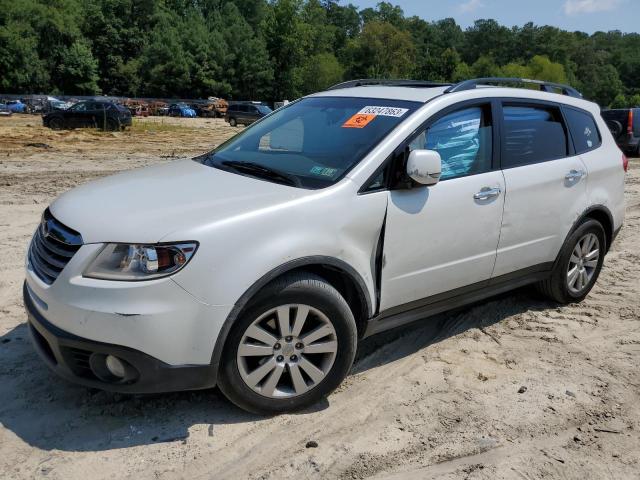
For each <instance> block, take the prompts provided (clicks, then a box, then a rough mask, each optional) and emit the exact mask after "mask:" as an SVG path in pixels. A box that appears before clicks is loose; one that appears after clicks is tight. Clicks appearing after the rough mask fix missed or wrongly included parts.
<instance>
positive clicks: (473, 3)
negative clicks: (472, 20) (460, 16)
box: [458, 0, 484, 13]
mask: <svg viewBox="0 0 640 480" xmlns="http://www.w3.org/2000/svg"><path fill="white" fill-rule="evenodd" d="M482 7H484V3H482V0H468V1H467V2H464V3H461V4H460V5H459V6H458V11H459V12H460V13H472V12H475V11H476V10H478V9H479V8H482Z"/></svg>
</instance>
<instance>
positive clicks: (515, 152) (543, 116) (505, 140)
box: [502, 105, 569, 168]
mask: <svg viewBox="0 0 640 480" xmlns="http://www.w3.org/2000/svg"><path fill="white" fill-rule="evenodd" d="M502 111H503V115H504V132H503V135H502V168H511V167H519V166H522V165H531V164H534V163H540V162H546V161H548V160H555V159H558V158H563V157H566V156H567V155H568V152H569V149H568V141H567V133H566V130H565V126H564V123H563V121H562V115H561V113H560V109H559V108H558V107H552V106H546V105H544V106H542V105H540V106H537V105H536V106H518V105H505V106H503V109H502Z"/></svg>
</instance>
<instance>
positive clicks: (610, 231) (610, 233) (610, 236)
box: [565, 204, 615, 253]
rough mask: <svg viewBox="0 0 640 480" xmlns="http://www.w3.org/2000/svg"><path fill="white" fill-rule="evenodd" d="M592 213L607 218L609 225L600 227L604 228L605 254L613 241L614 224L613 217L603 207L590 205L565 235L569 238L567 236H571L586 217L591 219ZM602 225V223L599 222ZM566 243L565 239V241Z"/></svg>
mask: <svg viewBox="0 0 640 480" xmlns="http://www.w3.org/2000/svg"><path fill="white" fill-rule="evenodd" d="M594 212H598V213H599V214H605V215H606V216H607V219H608V221H609V225H602V227H603V228H604V232H605V235H606V237H607V245H606V248H605V253H606V252H608V251H609V248H610V247H611V243H612V242H613V239H614V236H615V235H614V231H613V230H614V225H615V224H614V222H613V215H612V214H611V211H610V210H609V209H608V208H607V207H606V206H604V205H600V204H597V205H591V206H590V207H589V208H587V209H586V210H585V211H584V212H582V214H581V215H580V216H579V217H578V219H577V220H576V221H575V222H574V223H573V225H572V226H571V230H569V233H568V234H567V237H569V235H571V233H572V232H573V231H574V230H575V229H576V228H578V225H580V223H582V221H583V220H584V219H585V218H586V217H591V216H592V215H591V214H593V213H594ZM601 223H602V222H601ZM565 241H566V239H565Z"/></svg>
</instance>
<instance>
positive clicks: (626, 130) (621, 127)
mask: <svg viewBox="0 0 640 480" xmlns="http://www.w3.org/2000/svg"><path fill="white" fill-rule="evenodd" d="M601 115H602V118H604V120H605V122H607V127H609V130H610V131H611V134H612V135H613V138H615V140H616V143H617V144H618V146H619V147H620V150H622V151H623V152H625V153H626V154H627V155H633V156H634V157H640V108H617V109H614V110H605V111H603V112H602V114H601Z"/></svg>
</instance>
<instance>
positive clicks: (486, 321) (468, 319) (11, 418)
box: [0, 290, 554, 451]
mask: <svg viewBox="0 0 640 480" xmlns="http://www.w3.org/2000/svg"><path fill="white" fill-rule="evenodd" d="M553 307H554V304H551V303H549V302H544V301H541V300H539V299H538V298H536V297H535V296H534V295H531V294H530V293H529V292H528V291H522V290H519V291H517V292H514V293H511V294H509V295H503V296H501V297H495V298H493V299H491V300H489V301H487V302H483V303H479V304H476V305H475V306H473V307H468V308H464V309H459V310H457V311H454V312H449V313H446V314H440V315H438V316H435V317H431V318H429V319H426V320H424V321H421V322H420V321H419V322H417V323H414V324H412V325H410V326H407V327H403V328H399V329H395V330H392V331H389V332H385V333H382V334H378V335H376V336H373V337H370V338H368V339H365V340H363V341H362V342H361V345H360V346H359V349H358V354H357V357H356V363H355V365H354V367H353V369H352V374H354V373H362V372H365V371H367V370H369V369H371V368H374V367H376V366H379V365H382V364H385V363H390V362H393V361H395V360H397V359H399V358H402V357H405V356H408V355H411V354H412V353H414V352H416V351H419V350H421V349H424V348H426V347H428V346H430V345H433V344H436V343H438V342H441V341H443V340H445V339H446V338H449V337H452V336H455V335H458V334H460V333H462V332H464V331H467V330H470V329H473V328H483V327H487V326H490V325H492V324H495V323H498V322H500V321H502V320H503V319H505V318H507V317H510V316H512V315H516V314H518V313H522V312H525V311H530V310H542V309H548V308H553ZM390 342H394V348H385V345H388V344H389V343H390ZM330 401H331V398H329V400H324V401H322V402H320V403H319V404H318V405H316V406H314V407H313V408H311V409H309V410H306V411H303V412H300V413H299V414H310V413H313V412H315V411H320V410H324V409H326V408H328V407H329V405H330ZM264 420H266V418H265V417H260V416H257V415H252V414H249V413H246V412H244V411H242V410H240V409H239V408H237V407H235V406H234V405H232V404H231V403H230V402H228V401H227V400H226V399H224V397H223V396H222V394H221V393H220V392H219V391H218V390H217V389H210V390H202V391H197V392H181V393H169V394H161V395H153V396H151V395H148V396H130V395H120V394H111V393H107V392H102V391H96V390H89V389H86V388H84V387H79V386H76V385H72V384H70V383H67V382H65V381H64V380H62V379H59V378H57V377H56V376H55V375H54V374H52V373H50V372H49V370H48V369H47V367H46V366H45V365H44V364H43V362H42V361H41V360H40V359H39V358H38V357H37V355H36V353H35V352H34V350H33V348H32V347H31V344H30V339H29V335H28V330H27V327H26V324H21V325H19V326H17V327H16V328H14V329H13V330H11V331H10V332H8V333H6V334H5V335H3V336H1V337H0V423H1V424H2V426H3V427H4V428H5V429H8V430H10V431H12V432H13V433H14V434H15V435H16V436H18V437H19V438H20V439H21V440H23V441H24V442H26V443H27V444H29V445H31V446H34V447H37V448H40V449H43V450H54V449H55V450H62V451H104V450H111V449H117V448H127V447H131V446H139V445H151V444H154V443H163V442H179V441H182V442H186V441H187V439H188V437H189V435H190V431H189V429H190V428H191V427H193V426H198V428H197V429H196V435H198V436H202V437H203V438H204V437H206V436H208V437H212V438H211V439H212V440H213V439H214V437H215V436H216V434H217V433H216V430H217V429H218V428H219V427H220V426H222V425H227V424H234V423H248V422H260V421H264Z"/></svg>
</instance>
